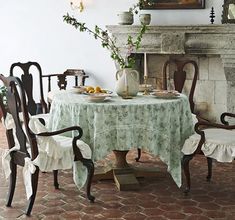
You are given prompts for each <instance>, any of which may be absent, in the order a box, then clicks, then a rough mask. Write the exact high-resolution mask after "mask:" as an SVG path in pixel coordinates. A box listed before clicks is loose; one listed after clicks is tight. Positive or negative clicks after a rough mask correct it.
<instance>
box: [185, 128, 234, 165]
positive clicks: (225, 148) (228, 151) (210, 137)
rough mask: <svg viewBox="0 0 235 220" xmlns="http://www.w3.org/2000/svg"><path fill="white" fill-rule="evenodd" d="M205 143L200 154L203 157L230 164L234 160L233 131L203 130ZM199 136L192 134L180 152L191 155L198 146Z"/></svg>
mask: <svg viewBox="0 0 235 220" xmlns="http://www.w3.org/2000/svg"><path fill="white" fill-rule="evenodd" d="M204 132H205V139H206V141H205V143H204V144H203V145H202V152H203V153H204V155H205V156H207V157H211V158H214V159H216V160H217V161H219V162H232V161H233V160H234V158H235V130H226V129H216V128H213V129H205V130H204ZM200 138H201V136H200V135H198V134H196V133H195V134H193V135H192V136H190V137H189V138H188V139H187V140H186V141H185V143H184V146H183V148H182V152H183V153H184V154H185V155H190V154H193V153H194V152H195V151H196V149H197V146H198V144H199V141H200Z"/></svg>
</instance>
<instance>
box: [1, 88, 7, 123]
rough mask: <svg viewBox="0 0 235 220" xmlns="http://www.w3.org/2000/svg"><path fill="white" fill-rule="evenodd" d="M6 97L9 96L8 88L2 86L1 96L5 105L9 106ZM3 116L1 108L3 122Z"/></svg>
mask: <svg viewBox="0 0 235 220" xmlns="http://www.w3.org/2000/svg"><path fill="white" fill-rule="evenodd" d="M6 95H7V88H6V87H5V86H0V96H1V99H2V101H3V104H4V105H6V104H7V98H6ZM2 116H3V113H2V109H1V107H0V120H1V118H2Z"/></svg>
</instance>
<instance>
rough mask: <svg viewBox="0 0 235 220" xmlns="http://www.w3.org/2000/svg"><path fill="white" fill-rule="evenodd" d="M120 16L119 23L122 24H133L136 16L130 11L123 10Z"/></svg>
mask: <svg viewBox="0 0 235 220" xmlns="http://www.w3.org/2000/svg"><path fill="white" fill-rule="evenodd" d="M118 17H119V22H118V24H120V25H131V24H133V22H134V16H133V14H132V13H131V12H129V11H124V12H121V13H120V14H118Z"/></svg>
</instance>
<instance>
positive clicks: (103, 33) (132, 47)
mask: <svg viewBox="0 0 235 220" xmlns="http://www.w3.org/2000/svg"><path fill="white" fill-rule="evenodd" d="M63 20H64V22H66V23H67V24H70V25H72V26H73V27H75V28H76V29H78V30H79V31H80V32H88V33H89V34H91V35H93V37H94V38H95V39H99V40H100V41H101V46H102V47H103V48H107V49H108V50H110V52H111V58H112V59H113V60H114V61H116V62H117V63H118V64H119V65H120V67H121V68H125V67H129V68H132V67H133V66H134V64H135V59H134V57H131V56H130V55H131V53H133V52H136V51H137V50H138V49H139V48H140V43H141V40H142V37H143V34H144V33H145V31H146V29H147V27H146V25H144V24H142V26H141V29H140V32H139V34H138V35H137V37H136V39H133V37H132V36H130V35H128V37H127V44H126V46H127V50H128V51H127V54H126V56H125V58H123V57H122V55H121V53H120V51H119V48H118V47H117V46H116V45H115V39H113V38H112V37H110V36H109V34H108V31H107V30H103V29H102V28H100V27H99V26H97V25H95V28H94V30H91V29H90V28H88V27H87V26H86V24H85V23H81V22H78V21H77V20H76V18H74V17H71V16H70V15H69V14H68V13H67V14H66V15H64V16H63Z"/></svg>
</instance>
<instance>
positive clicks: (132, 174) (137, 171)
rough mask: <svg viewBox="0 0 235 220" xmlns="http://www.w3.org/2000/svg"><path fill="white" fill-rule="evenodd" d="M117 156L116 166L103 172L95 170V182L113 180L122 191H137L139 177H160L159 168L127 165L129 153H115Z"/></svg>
mask: <svg viewBox="0 0 235 220" xmlns="http://www.w3.org/2000/svg"><path fill="white" fill-rule="evenodd" d="M113 153H114V155H115V159H116V161H115V165H114V166H113V165H112V166H109V167H106V168H105V169H102V170H95V175H94V177H93V180H108V179H113V180H114V181H115V183H116V185H117V187H118V189H119V190H120V191H125V190H137V189H139V188H140V184H139V182H138V180H137V179H136V178H138V177H154V176H155V177H156V176H158V177H159V176H160V175H159V172H157V171H158V169H157V168H140V167H134V166H132V165H130V164H128V163H127V161H126V155H127V153H128V151H117V150H115V151H113Z"/></svg>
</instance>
